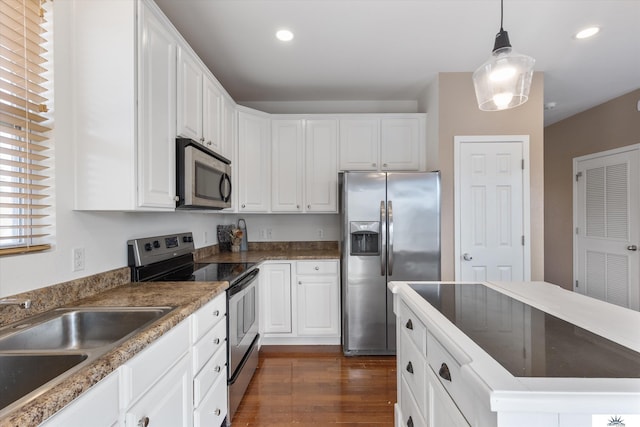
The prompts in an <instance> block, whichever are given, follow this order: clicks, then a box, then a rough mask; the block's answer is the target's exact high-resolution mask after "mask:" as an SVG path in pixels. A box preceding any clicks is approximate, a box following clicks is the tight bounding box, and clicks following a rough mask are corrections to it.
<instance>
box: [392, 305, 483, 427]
mask: <svg viewBox="0 0 640 427" xmlns="http://www.w3.org/2000/svg"><path fill="white" fill-rule="evenodd" d="M398 305H399V307H398V308H399V310H398V312H397V313H396V316H397V322H396V324H397V326H396V327H397V337H398V340H399V342H398V346H397V348H398V354H397V361H398V391H397V393H398V405H397V406H396V426H406V427H450V426H454V427H469V426H470V424H469V423H468V422H467V420H466V419H465V417H464V416H463V415H462V412H460V410H459V409H458V406H457V405H456V402H457V401H458V400H465V398H466V395H465V392H464V391H463V390H461V391H460V392H457V397H458V400H456V402H454V400H453V399H452V398H451V396H450V395H449V393H448V392H447V389H446V388H445V386H444V385H443V384H442V383H441V381H440V380H439V379H438V377H437V374H436V373H435V372H434V369H437V370H440V367H441V366H442V365H440V363H446V365H447V366H448V367H450V369H451V372H452V373H451V378H452V379H453V381H456V383H455V384H456V386H455V387H456V388H457V387H459V385H458V384H459V377H458V373H459V371H458V370H457V369H456V368H457V365H456V364H455V361H454V360H453V359H452V358H451V356H449V355H448V353H447V352H446V351H444V352H441V351H439V350H440V349H441V346H440V344H439V343H437V342H435V341H434V340H433V337H432V336H431V335H430V334H429V333H428V332H427V328H426V326H425V324H424V323H423V322H422V321H421V320H420V319H419V318H418V316H416V315H415V313H413V311H412V310H411V309H410V308H409V307H407V305H406V304H405V303H404V302H400V304H398ZM436 347H438V348H436ZM445 355H446V356H447V359H443V357H444V356H445ZM436 361H437V362H436ZM436 364H438V366H437V367H436ZM443 375H444V374H443ZM445 376H446V375H445ZM453 381H449V382H450V383H452V384H453ZM443 382H447V380H443ZM460 385H461V383H460Z"/></svg>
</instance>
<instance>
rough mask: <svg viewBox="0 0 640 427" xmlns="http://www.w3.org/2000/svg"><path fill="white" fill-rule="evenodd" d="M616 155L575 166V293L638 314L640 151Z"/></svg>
mask: <svg viewBox="0 0 640 427" xmlns="http://www.w3.org/2000/svg"><path fill="white" fill-rule="evenodd" d="M616 151H617V152H613V153H610V154H605V153H602V155H600V156H598V157H595V158H594V156H589V157H587V158H585V157H582V158H579V159H576V162H575V172H576V181H575V198H576V206H575V211H576V212H575V220H576V235H575V241H576V251H575V258H576V262H575V273H574V275H575V282H574V286H575V287H574V289H575V291H577V292H580V293H582V294H585V295H588V296H591V297H594V298H598V299H601V300H604V301H608V302H610V303H613V304H617V305H620V306H623V307H628V308H632V309H634V310H638V309H640V284H639V280H640V274H639V271H640V269H639V265H638V264H639V261H640V260H639V256H640V255H639V254H638V245H639V244H640V240H639V237H640V236H639V235H638V222H639V215H640V210H639V206H638V205H639V203H638V193H639V191H640V189H639V187H640V184H639V179H640V176H639V174H638V166H639V165H638V148H637V147H636V148H634V149H633V150H630V151H620V150H616Z"/></svg>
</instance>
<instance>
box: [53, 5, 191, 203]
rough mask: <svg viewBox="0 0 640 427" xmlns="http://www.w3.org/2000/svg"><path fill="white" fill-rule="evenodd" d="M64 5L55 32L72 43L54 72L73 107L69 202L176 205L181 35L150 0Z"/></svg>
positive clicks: (70, 119)
mask: <svg viewBox="0 0 640 427" xmlns="http://www.w3.org/2000/svg"><path fill="white" fill-rule="evenodd" d="M61 7H63V8H68V9H69V10H68V14H67V15H66V19H67V21H66V22H68V25H60V27H59V28H57V29H56V38H60V39H61V40H64V43H66V45H68V46H69V49H68V50H67V51H62V52H60V54H59V55H57V56H56V58H57V60H56V74H58V75H61V76H64V78H61V79H60V81H61V82H60V86H61V88H65V91H66V90H68V92H67V94H68V96H69V97H70V101H69V105H72V106H73V108H70V107H69V108H68V111H70V113H69V116H68V117H69V119H68V122H69V123H68V125H69V126H70V127H71V128H72V146H73V165H74V166H73V167H74V178H75V194H74V196H75V197H74V198H75V204H74V208H75V209H77V210H117V211H129V210H173V209H175V201H174V197H175V149H174V146H175V101H176V99H175V97H176V94H175V87H176V80H175V78H176V74H175V69H176V49H177V40H178V39H179V35H178V34H177V32H176V31H175V29H174V28H173V27H172V25H171V24H170V23H169V21H168V20H167V19H166V18H165V17H164V15H163V14H162V13H161V12H160V10H159V9H158V8H157V6H156V5H155V3H153V2H151V1H146V0H141V1H139V2H86V1H84V0H72V1H69V2H65V4H64V5H61ZM113 28H118V31H117V32H115V33H114V32H113ZM107 33H108V34H110V36H109V37H105V34H107ZM78 34H79V35H81V37H78V36H76V35H78ZM58 56H59V58H58ZM114 58H117V67H114ZM65 86H66V87H65ZM60 122H61V126H63V124H62V123H63V120H61V121H60ZM65 125H66V124H65Z"/></svg>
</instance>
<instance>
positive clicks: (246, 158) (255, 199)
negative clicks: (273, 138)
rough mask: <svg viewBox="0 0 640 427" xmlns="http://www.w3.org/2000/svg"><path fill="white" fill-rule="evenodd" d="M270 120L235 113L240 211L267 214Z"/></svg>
mask: <svg viewBox="0 0 640 427" xmlns="http://www.w3.org/2000/svg"><path fill="white" fill-rule="evenodd" d="M269 141H270V138H269V120H268V119H267V118H265V117H263V116H258V115H254V114H249V113H246V112H243V111H242V112H239V113H238V162H237V163H238V181H239V182H238V204H239V205H240V206H239V211H240V212H268V211H269V204H270V200H271V198H270V194H271V177H270V172H271V146H270V143H269Z"/></svg>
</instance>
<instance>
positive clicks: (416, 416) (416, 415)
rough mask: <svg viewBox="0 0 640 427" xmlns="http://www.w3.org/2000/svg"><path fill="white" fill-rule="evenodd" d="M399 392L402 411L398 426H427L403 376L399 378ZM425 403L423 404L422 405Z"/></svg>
mask: <svg viewBox="0 0 640 427" xmlns="http://www.w3.org/2000/svg"><path fill="white" fill-rule="evenodd" d="M400 393H401V396H402V398H401V399H400V402H401V403H400V408H401V412H402V423H401V424H400V425H399V426H398V427H405V426H406V427H427V423H426V422H425V421H424V418H423V417H422V414H421V412H420V410H419V409H418V407H419V406H420V405H418V404H417V403H416V401H415V400H414V398H413V395H412V394H411V392H410V391H409V385H408V384H407V382H406V381H405V379H404V377H402V378H401V380H400ZM424 406H425V405H423V407H424Z"/></svg>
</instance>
